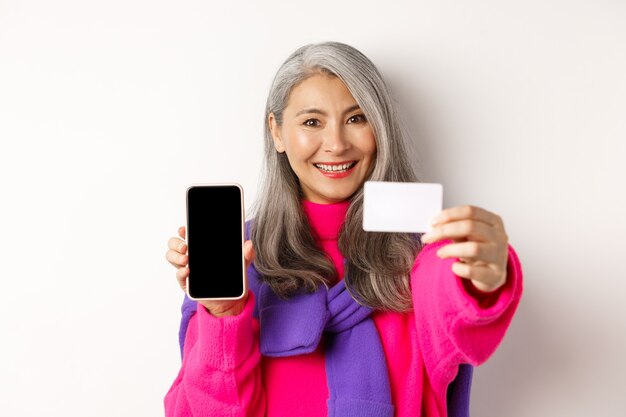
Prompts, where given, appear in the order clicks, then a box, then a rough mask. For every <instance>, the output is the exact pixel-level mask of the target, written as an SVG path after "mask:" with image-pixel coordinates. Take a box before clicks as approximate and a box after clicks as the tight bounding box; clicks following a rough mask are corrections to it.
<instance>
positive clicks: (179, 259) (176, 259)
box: [165, 249, 188, 268]
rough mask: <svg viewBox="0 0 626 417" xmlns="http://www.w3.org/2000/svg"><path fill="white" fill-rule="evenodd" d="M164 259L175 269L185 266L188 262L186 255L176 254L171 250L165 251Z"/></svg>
mask: <svg viewBox="0 0 626 417" xmlns="http://www.w3.org/2000/svg"><path fill="white" fill-rule="evenodd" d="M165 259H167V261H168V262H169V263H171V264H172V265H174V267H175V268H180V267H182V266H185V265H187V262H188V259H187V255H185V254H182V253H178V252H176V251H175V250H172V249H170V250H168V251H167V253H166V254H165Z"/></svg>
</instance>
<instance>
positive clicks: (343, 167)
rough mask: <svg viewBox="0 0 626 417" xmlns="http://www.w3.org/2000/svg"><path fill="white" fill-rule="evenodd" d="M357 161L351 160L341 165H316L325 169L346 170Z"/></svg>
mask: <svg viewBox="0 0 626 417" xmlns="http://www.w3.org/2000/svg"><path fill="white" fill-rule="evenodd" d="M355 163H356V162H350V163H347V164H341V165H325V164H315V166H316V167H318V168H321V169H323V170H324V171H333V172H334V171H345V170H347V169H348V168H351V167H352V166H354V164H355Z"/></svg>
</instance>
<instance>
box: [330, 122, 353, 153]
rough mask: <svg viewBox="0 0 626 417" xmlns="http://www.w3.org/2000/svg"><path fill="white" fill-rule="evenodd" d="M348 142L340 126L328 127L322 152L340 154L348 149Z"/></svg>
mask: <svg viewBox="0 0 626 417" xmlns="http://www.w3.org/2000/svg"><path fill="white" fill-rule="evenodd" d="M350 146H351V145H350V141H349V140H348V138H347V136H346V132H344V130H343V126H341V125H340V124H339V125H338V126H337V125H335V126H334V127H333V126H331V125H329V126H328V128H327V131H326V132H325V135H324V143H323V147H324V152H328V153H336V154H341V153H343V152H345V151H346V150H348V149H349V148H350Z"/></svg>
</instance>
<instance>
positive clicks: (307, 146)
mask: <svg viewBox="0 0 626 417" xmlns="http://www.w3.org/2000/svg"><path fill="white" fill-rule="evenodd" d="M316 143H317V141H316V140H315V138H313V137H311V135H307V134H306V133H297V132H296V133H294V134H292V135H290V137H289V140H288V141H286V142H285V150H286V151H287V153H288V154H289V155H290V159H292V160H294V161H303V160H306V159H308V158H310V157H312V156H313V155H314V154H315V152H317V148H318V146H317V144H316Z"/></svg>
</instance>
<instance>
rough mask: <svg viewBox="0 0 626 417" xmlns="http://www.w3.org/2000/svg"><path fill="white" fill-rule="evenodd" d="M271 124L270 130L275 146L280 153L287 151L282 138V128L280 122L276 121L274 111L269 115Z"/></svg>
mask: <svg viewBox="0 0 626 417" xmlns="http://www.w3.org/2000/svg"><path fill="white" fill-rule="evenodd" d="M269 124H270V131H271V132H272V139H273V140H274V148H276V151H277V152H279V153H283V152H285V145H284V144H283V141H282V139H281V138H280V129H279V128H278V123H276V118H275V117H274V113H273V112H271V113H270V115H269Z"/></svg>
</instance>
